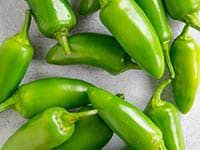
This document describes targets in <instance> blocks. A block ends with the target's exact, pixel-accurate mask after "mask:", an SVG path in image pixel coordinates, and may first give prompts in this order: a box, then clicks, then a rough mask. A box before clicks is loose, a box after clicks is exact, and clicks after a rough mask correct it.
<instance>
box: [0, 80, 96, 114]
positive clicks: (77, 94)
mask: <svg viewBox="0 0 200 150" xmlns="http://www.w3.org/2000/svg"><path fill="white" fill-rule="evenodd" d="M90 86H93V85H91V84H90V83H87V82H84V81H81V80H76V79H69V78H46V79H40V80H36V81H33V82H30V83H27V84H24V85H22V86H21V87H19V88H18V89H17V91H16V92H15V93H14V94H13V96H12V97H10V98H9V99H8V100H7V101H5V102H4V103H3V104H1V105H0V112H2V111H4V110H6V109H10V108H13V109H14V110H15V111H17V112H19V113H20V114H21V115H22V116H23V117H25V118H30V117H33V116H34V115H35V114H37V113H39V112H42V111H44V110H45V109H47V108H50V107H56V106H58V107H65V108H67V109H68V108H76V107H80V106H82V105H87V104H88V103H89V101H88V96H87V94H86V92H87V88H88V87H90Z"/></svg>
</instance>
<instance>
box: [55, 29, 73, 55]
mask: <svg viewBox="0 0 200 150" xmlns="http://www.w3.org/2000/svg"><path fill="white" fill-rule="evenodd" d="M67 35H68V30H67V29H65V28H63V29H61V30H60V31H58V32H57V33H55V34H54V37H55V38H56V39H57V40H58V42H59V43H60V45H61V46H62V48H63V50H64V52H65V55H69V54H70V51H71V50H70V47H69V44H68V38H67Z"/></svg>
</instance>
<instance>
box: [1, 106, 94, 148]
mask: <svg viewBox="0 0 200 150" xmlns="http://www.w3.org/2000/svg"><path fill="white" fill-rule="evenodd" d="M95 113H96V110H91V111H90V112H84V114H81V113H74V114H73V113H69V112H67V111H66V110H65V109H64V108H59V107H53V108H49V109H47V110H45V111H44V112H42V113H40V114H38V115H36V116H35V117H33V118H32V119H30V120H29V121H28V122H27V123H25V124H24V125H23V126H22V127H21V128H20V129H18V130H17V131H16V132H15V134H14V135H12V136H11V137H10V138H9V139H8V140H7V142H6V143H5V144H4V145H3V148H2V150H28V149H30V150H51V149H52V148H55V147H56V146H58V145H60V144H62V143H63V142H65V141H66V140H68V139H69V138H70V137H71V136H72V134H73V133H74V128H75V122H76V121H77V120H78V119H79V118H80V117H82V116H87V115H88V116H89V115H93V114H95Z"/></svg>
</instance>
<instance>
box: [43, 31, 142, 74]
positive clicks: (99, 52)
mask: <svg viewBox="0 0 200 150" xmlns="http://www.w3.org/2000/svg"><path fill="white" fill-rule="evenodd" d="M69 46H70V48H71V54H69V55H65V54H64V52H63V50H62V47H61V46H60V45H59V44H57V45H55V46H54V47H53V48H52V49H51V50H50V51H49V52H48V54H47V56H46V61H47V62H48V63H51V64H58V65H70V64H87V65H92V66H96V67H100V68H103V69H105V70H106V71H108V72H109V73H111V74H119V73H120V72H124V71H126V70H128V69H138V68H139V66H137V65H136V64H134V63H133V62H132V61H131V59H130V57H129V56H128V55H127V54H126V53H125V52H124V51H123V49H122V48H121V46H120V45H119V44H118V42H117V41H116V40H115V39H114V38H113V37H111V36H108V35H103V34H96V33H81V34H76V35H73V36H71V37H69Z"/></svg>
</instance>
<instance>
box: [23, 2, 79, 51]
mask: <svg viewBox="0 0 200 150" xmlns="http://www.w3.org/2000/svg"><path fill="white" fill-rule="evenodd" d="M27 2H28V5H29V7H30V9H31V11H32V14H33V16H34V18H35V21H36V23H37V25H38V27H39V30H40V32H41V33H42V34H43V35H45V36H46V37H49V38H55V39H57V40H58V41H59V43H60V44H61V45H62V47H63V50H64V51H65V53H66V54H69V53H70V48H69V46H68V42H67V35H68V31H69V30H70V29H71V28H73V27H74V26H75V25H76V16H75V14H74V12H73V10H72V8H71V6H70V4H69V2H68V0H27Z"/></svg>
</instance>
